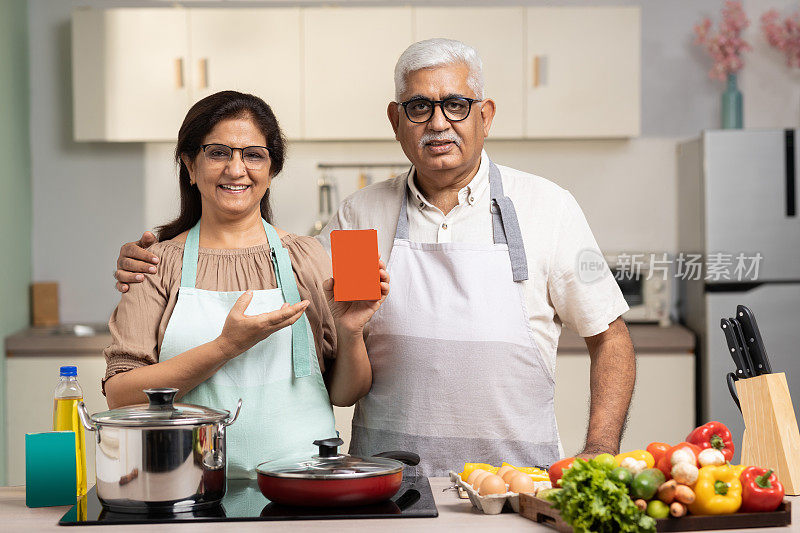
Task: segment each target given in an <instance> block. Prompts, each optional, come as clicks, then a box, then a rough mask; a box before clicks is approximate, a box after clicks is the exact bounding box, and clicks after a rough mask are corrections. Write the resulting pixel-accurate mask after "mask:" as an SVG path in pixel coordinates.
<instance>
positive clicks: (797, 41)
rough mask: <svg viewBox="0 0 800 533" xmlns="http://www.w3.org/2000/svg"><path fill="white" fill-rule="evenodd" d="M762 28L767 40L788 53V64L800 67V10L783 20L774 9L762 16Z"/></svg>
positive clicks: (774, 46)
mask: <svg viewBox="0 0 800 533" xmlns="http://www.w3.org/2000/svg"><path fill="white" fill-rule="evenodd" d="M761 29H762V30H763V31H764V36H765V37H766V38H767V42H768V43H769V45H770V46H771V47H773V48H776V49H778V50H780V51H781V52H783V53H784V54H785V55H786V65H787V66H788V67H789V68H791V67H794V66H797V67H800V11H798V12H797V13H794V14H793V15H789V16H787V17H786V18H785V19H784V20H783V21H781V20H780V15H779V14H778V12H777V11H776V10H774V9H770V10H769V11H767V12H766V13H764V14H763V15H762V16H761Z"/></svg>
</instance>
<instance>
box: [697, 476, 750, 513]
mask: <svg viewBox="0 0 800 533" xmlns="http://www.w3.org/2000/svg"><path fill="white" fill-rule="evenodd" d="M741 471H742V468H741V467H740V466H732V465H720V466H704V467H703V468H701V469H700V473H699V474H698V476H697V483H695V485H694V492H695V496H696V497H695V500H694V503H691V504H689V511H691V512H692V514H730V513H735V512H736V511H738V510H739V507H741V506H742V483H741V482H740V481H739V474H740V473H741Z"/></svg>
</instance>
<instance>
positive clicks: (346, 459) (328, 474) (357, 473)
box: [256, 438, 403, 479]
mask: <svg viewBox="0 0 800 533" xmlns="http://www.w3.org/2000/svg"><path fill="white" fill-rule="evenodd" d="M342 444H344V441H342V439H340V438H334V439H325V440H315V441H314V446H318V447H319V454H317V455H313V456H311V457H308V456H305V457H293V458H289V459H278V460H275V461H267V462H265V463H261V464H260V465H258V466H257V467H256V472H258V473H259V474H263V475H267V476H271V477H280V478H296V479H355V478H364V477H373V476H383V475H388V474H394V473H397V472H402V471H403V463H401V462H400V461H396V460H394V459H389V458H385V457H369V458H361V457H355V456H353V455H347V454H344V453H339V452H338V447H339V446H341V445H342Z"/></svg>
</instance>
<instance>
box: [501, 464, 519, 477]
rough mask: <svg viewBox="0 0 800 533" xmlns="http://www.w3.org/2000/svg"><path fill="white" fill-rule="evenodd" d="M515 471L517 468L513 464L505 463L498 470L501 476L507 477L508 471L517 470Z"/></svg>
mask: <svg viewBox="0 0 800 533" xmlns="http://www.w3.org/2000/svg"><path fill="white" fill-rule="evenodd" d="M515 471H516V470H515V469H514V467H513V466H511V465H503V466H501V467H500V470H498V471H497V475H498V476H500V477H501V478H503V479H505V478H506V472H515Z"/></svg>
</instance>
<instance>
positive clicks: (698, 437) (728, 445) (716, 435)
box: [686, 422, 734, 462]
mask: <svg viewBox="0 0 800 533" xmlns="http://www.w3.org/2000/svg"><path fill="white" fill-rule="evenodd" d="M686 442H691V443H692V444H695V445H697V446H699V447H700V449H701V450H705V449H706V448H714V449H716V450H719V451H721V452H722V455H723V456H725V460H726V461H728V462H730V461H731V459H733V450H734V448H733V440H731V432H730V430H729V429H728V428H726V427H725V424H723V423H722V422H709V423H708V424H703V425H702V426H700V427H698V428H695V430H694V431H692V432H691V433H689V436H688V437H686Z"/></svg>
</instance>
